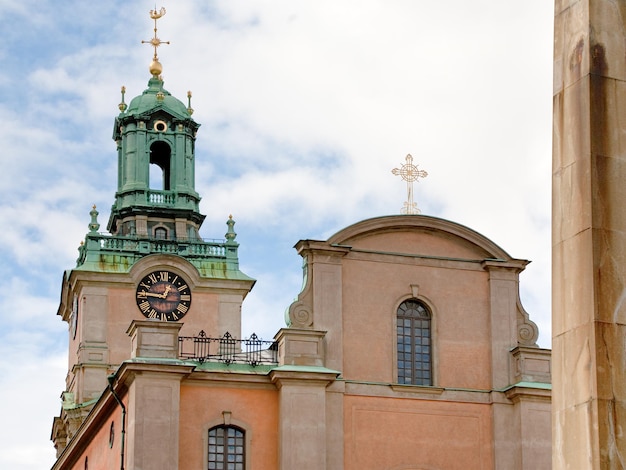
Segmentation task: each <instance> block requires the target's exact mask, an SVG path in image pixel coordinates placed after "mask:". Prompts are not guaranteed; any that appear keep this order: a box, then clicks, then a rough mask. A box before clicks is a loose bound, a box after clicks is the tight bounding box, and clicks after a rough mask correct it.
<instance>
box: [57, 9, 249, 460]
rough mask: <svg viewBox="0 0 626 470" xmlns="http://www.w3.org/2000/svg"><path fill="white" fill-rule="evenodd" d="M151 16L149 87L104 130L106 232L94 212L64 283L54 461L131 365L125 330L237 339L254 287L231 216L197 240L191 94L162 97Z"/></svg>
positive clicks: (154, 13)
mask: <svg viewBox="0 0 626 470" xmlns="http://www.w3.org/2000/svg"><path fill="white" fill-rule="evenodd" d="M150 14H151V18H152V19H153V20H154V38H153V39H151V40H150V41H145V42H147V43H149V44H151V45H152V46H153V47H154V57H153V60H152V63H151V64H150V75H151V76H150V79H149V81H148V87H147V88H146V90H145V91H144V92H143V93H142V94H141V95H139V96H137V97H135V98H134V99H132V100H131V101H130V103H129V104H128V105H127V104H126V103H125V100H124V96H125V89H124V88H122V101H121V103H120V105H119V109H120V113H119V115H118V116H117V117H116V118H115V124H114V128H113V139H114V140H115V142H116V144H117V158H118V178H117V179H118V181H117V191H116V193H115V202H114V204H113V206H112V208H111V214H110V217H109V221H108V224H107V229H108V231H109V233H108V234H103V233H100V232H99V229H100V223H99V222H98V215H99V214H98V211H97V210H96V207H95V206H94V207H93V209H92V211H91V212H90V216H91V220H90V223H89V226H88V227H89V232H88V233H87V235H86V237H85V240H84V242H82V243H81V246H80V248H79V257H78V260H77V263H76V267H75V268H74V269H71V270H68V271H66V273H65V274H64V276H63V284H62V294H61V302H60V306H59V310H58V315H60V316H61V317H62V319H63V320H64V321H66V322H67V323H68V325H69V354H68V355H69V360H68V372H67V377H66V389H65V391H64V392H63V394H62V399H63V409H62V412H61V415H60V416H59V417H57V418H55V421H54V425H53V431H52V440H53V441H54V443H55V446H56V448H57V452H58V453H60V452H61V451H62V450H63V448H64V447H65V445H66V443H67V441H68V440H69V439H71V438H72V436H73V435H74V434H75V433H76V431H77V429H78V427H79V426H80V425H81V423H82V422H83V420H84V419H85V417H86V416H87V414H88V413H89V411H90V410H91V408H92V406H93V404H94V403H95V402H96V401H97V399H98V398H99V397H100V395H101V393H102V392H103V390H105V389H106V387H107V377H108V376H109V374H111V373H112V372H114V371H115V370H116V369H117V367H119V365H120V364H121V363H122V362H123V361H125V360H128V359H130V358H131V351H132V346H131V338H130V337H129V334H128V331H127V330H128V328H129V325H130V324H131V323H132V322H133V321H141V320H144V321H145V320H153V321H157V322H170V323H172V324H173V325H176V327H177V328H179V329H180V335H181V336H182V335H188V336H194V335H198V334H199V333H200V332H202V334H203V335H206V336H207V337H215V338H218V337H222V336H223V335H225V334H228V335H232V337H235V338H240V337H241V334H240V330H241V318H240V313H241V303H242V301H243V299H244V298H245V296H246V295H247V294H248V292H249V291H250V290H251V289H252V286H253V285H254V282H255V281H254V279H252V278H250V277H248V276H246V275H245V274H244V273H242V272H241V271H240V270H239V262H238V254H237V250H238V243H237V242H236V240H235V239H236V233H235V231H234V225H235V222H234V220H233V219H232V217H229V218H228V220H227V222H226V225H227V229H226V234H225V236H224V238H225V239H224V240H223V241H204V240H203V239H202V238H201V237H200V234H199V230H200V227H201V225H202V222H203V221H204V218H205V216H204V215H202V214H201V213H200V209H199V202H200V196H199V194H198V193H197V192H196V190H195V147H194V146H195V139H196V133H197V131H198V128H199V127H200V125H199V124H198V123H196V122H195V121H194V120H193V118H192V113H193V110H192V108H191V92H189V93H188V103H187V105H185V104H183V102H181V101H180V100H178V99H177V98H175V97H174V96H172V95H171V94H170V93H169V92H168V91H167V90H166V89H165V88H164V83H163V79H162V78H161V72H162V66H161V64H160V63H159V60H158V57H157V48H158V46H159V45H160V44H162V42H161V41H160V40H159V39H158V38H157V36H156V32H157V20H158V19H159V18H161V17H162V16H163V15H164V14H165V9H163V8H162V9H161V10H159V11H157V10H153V11H151V12H150ZM155 180H156V181H155ZM152 347H154V348H157V349H158V348H159V345H158V344H154V345H152Z"/></svg>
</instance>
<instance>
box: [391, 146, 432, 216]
mask: <svg viewBox="0 0 626 470" xmlns="http://www.w3.org/2000/svg"><path fill="white" fill-rule="evenodd" d="M391 172H392V173H393V174H394V175H396V176H398V175H400V176H401V177H402V179H403V180H404V181H406V192H407V200H406V202H405V203H404V206H403V207H402V213H403V214H419V213H420V210H419V209H418V208H417V204H416V203H415V202H413V182H414V181H417V179H418V178H426V177H427V176H428V173H427V172H425V171H424V170H420V169H418V168H417V165H413V157H412V156H411V154H410V153H409V154H408V155H407V156H406V163H405V164H403V165H402V166H401V167H400V168H394V169H393V170H391Z"/></svg>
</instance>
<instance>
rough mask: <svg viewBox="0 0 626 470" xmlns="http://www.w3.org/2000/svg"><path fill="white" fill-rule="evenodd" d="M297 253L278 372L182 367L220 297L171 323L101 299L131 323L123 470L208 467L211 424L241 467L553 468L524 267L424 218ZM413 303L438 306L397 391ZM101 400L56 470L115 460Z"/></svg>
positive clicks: (348, 232)
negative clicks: (426, 379)
mask: <svg viewBox="0 0 626 470" xmlns="http://www.w3.org/2000/svg"><path fill="white" fill-rule="evenodd" d="M297 250H298V252H299V253H300V254H301V255H302V256H303V257H304V259H305V266H306V270H305V278H306V282H305V287H304V288H303V291H302V292H301V293H300V295H299V296H298V298H297V299H296V301H295V302H294V303H293V305H292V306H291V308H290V309H289V312H288V314H289V325H288V326H287V327H286V328H283V329H281V330H280V331H279V332H278V333H277V334H276V337H275V340H276V347H275V348H274V349H275V350H276V351H275V352H276V356H275V357H276V359H275V362H273V363H269V364H268V363H263V364H257V365H251V364H239V363H236V362H237V361H234V362H233V363H230V364H225V363H224V362H214V361H212V360H211V359H210V358H207V360H205V361H200V360H198V358H196V359H184V358H180V357H179V352H180V351H179V349H178V341H177V338H178V336H179V335H181V334H182V333H180V332H181V331H183V330H184V329H186V328H187V327H188V325H187V322H189V323H193V322H194V321H199V322H202V321H204V322H208V321H209V320H208V319H209V318H210V317H212V316H214V315H217V312H218V310H219V307H218V306H219V302H213V303H211V304H207V305H206V306H205V309H203V310H196V311H194V312H202V315H203V316H202V318H204V319H203V320H201V319H195V318H194V315H195V313H194V312H190V313H189V315H187V316H185V322H180V323H170V322H161V321H152V320H141V315H139V316H137V315H135V314H134V313H133V314H131V312H135V311H137V307H136V306H135V305H134V304H133V302H134V299H132V298H130V299H126V300H124V297H123V296H122V297H121V298H120V299H117V300H114V299H110V302H114V303H115V304H116V305H117V306H118V307H119V310H120V311H122V312H125V313H126V315H130V316H131V317H133V316H134V317H136V318H135V319H133V320H130V322H127V323H130V325H128V324H126V325H124V327H123V328H122V322H121V321H119V322H116V325H118V326H119V327H120V331H122V330H123V332H124V335H125V336H126V338H127V343H126V347H125V351H127V355H128V357H127V359H126V360H123V361H121V365H120V366H119V367H117V368H115V369H114V370H113V373H114V378H113V389H114V390H115V391H116V393H117V394H118V395H119V396H120V397H121V399H122V401H123V403H124V405H125V408H126V410H127V415H126V418H125V419H126V423H125V425H126V430H127V431H126V441H125V449H124V457H123V458H124V462H125V468H127V469H131V468H134V469H140V468H150V469H151V470H153V469H157V470H158V469H163V470H172V469H175V468H179V469H181V470H182V469H192V468H207V455H208V453H209V452H210V451H209V449H211V448H212V444H211V442H210V439H211V438H210V437H209V435H208V433H209V430H210V429H215V428H216V427H220V426H222V427H224V426H225V427H226V428H231V429H237V430H240V431H241V432H242V435H243V436H244V441H245V452H243V455H244V457H242V458H243V459H244V462H245V466H244V467H240V468H245V469H247V470H249V469H283V470H291V469H295V468H298V469H302V470H307V469H310V470H319V469H324V468H325V469H329V470H338V469H345V470H352V469H354V470H363V469H372V470H378V469H418V468H419V469H423V468H428V469H464V470H467V469H485V468H492V469H502V468H506V469H529V470H530V469H533V470H536V469H548V468H550V462H551V455H550V452H551V451H550V432H551V427H550V384H549V382H550V352H549V351H547V350H544V349H541V348H539V347H537V346H536V344H535V341H536V338H537V329H536V326H535V325H534V323H532V321H530V320H529V317H528V314H527V313H526V312H525V311H524V309H523V308H522V307H521V304H520V302H519V297H518V276H519V273H520V272H521V270H523V268H524V266H525V265H526V264H527V262H526V261H524V260H518V259H514V258H511V257H510V256H509V255H508V254H507V253H506V252H505V251H504V250H502V249H501V248H499V247H498V246H497V245H495V244H494V243H492V242H491V241H489V240H488V239H486V238H485V237H483V236H482V235H480V234H478V233H476V232H474V231H472V230H470V229H468V228H466V227H463V226H460V225H458V224H454V223H452V222H449V221H446V220H442V219H437V218H433V217H426V216H419V215H416V216H391V217H381V218H377V219H370V220H366V221H362V222H359V223H357V224H355V225H353V226H350V227H348V228H346V229H344V230H342V231H341V232H339V233H337V234H336V235H334V236H333V237H331V238H330V239H329V240H326V241H315V240H303V241H301V242H299V243H298V244H297ZM163 260H164V259H162V260H161V263H162V262H163ZM148 262H149V257H148V258H146V263H148ZM179 267H180V266H179ZM144 268H145V267H144ZM180 268H181V269H182V267H180ZM137 269H138V270H140V271H141V270H142V269H143V268H142V266H141V264H140V265H139V266H138V267H137ZM137 278H138V279H140V278H141V276H140V275H138V276H137ZM190 278H191V277H190ZM115 292H116V293H117V292H122V291H115ZM112 295H114V296H115V294H112ZM407 299H412V300H418V301H420V302H423V303H424V304H425V305H427V306H428V309H429V311H430V312H431V326H432V327H431V333H432V335H431V338H432V342H431V347H430V350H431V353H432V363H431V364H432V380H431V382H430V383H429V384H427V385H413V384H408V383H399V381H398V373H399V372H398V364H399V360H398V347H397V334H396V333H397V329H398V326H399V325H398V323H397V322H398V320H397V319H398V316H397V310H398V306H399V305H401V304H402V303H403V302H405V301H406V300H407ZM198 316H200V315H198ZM127 319H128V318H127ZM181 323H184V324H181ZM206 325H207V330H209V328H208V323H207V324H206ZM199 326H201V325H200V324H199V323H195V324H194V328H196V329H197V328H198V327H199ZM129 335H130V337H129ZM101 392H103V393H102V395H101V396H100V398H99V400H97V402H96V403H95V405H94V406H93V410H92V412H91V413H90V414H89V415H88V416H87V417H86V419H85V420H84V421H83V423H82V425H81V426H80V427H79V429H78V430H77V432H76V433H75V434H74V436H73V438H72V439H70V440H69V441H68V444H67V447H66V448H65V449H64V450H63V452H61V453H60V456H59V460H58V462H57V464H56V465H55V467H54V468H55V469H74V468H76V469H78V468H80V469H82V468H84V466H83V465H84V462H85V459H88V461H89V465H92V468H105V467H104V465H109V463H110V462H111V461H115V459H118V461H119V459H121V458H122V456H121V449H120V447H119V441H114V443H113V445H109V442H108V441H106V440H105V438H104V436H105V434H106V432H105V431H107V429H108V426H110V425H111V423H112V422H113V423H114V425H113V426H114V427H115V429H121V427H122V423H121V420H122V416H121V414H120V411H119V406H115V402H114V400H113V398H112V396H111V390H110V389H104V390H101ZM105 428H106V429H105ZM99 436H101V437H99ZM106 468H109V467H108V466H107V467H106ZM218 468H219V467H218ZM233 468H235V467H233Z"/></svg>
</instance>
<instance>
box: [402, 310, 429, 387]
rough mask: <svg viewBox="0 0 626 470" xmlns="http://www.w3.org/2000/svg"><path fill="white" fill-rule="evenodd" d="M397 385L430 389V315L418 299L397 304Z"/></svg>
mask: <svg viewBox="0 0 626 470" xmlns="http://www.w3.org/2000/svg"><path fill="white" fill-rule="evenodd" d="M397 333H398V383H401V384H411V385H432V384H433V375H432V339H431V334H430V333H431V315H430V312H429V311H428V308H427V307H426V305H424V304H423V303H422V302H420V301H419V300H417V299H409V300H406V301H404V302H402V303H401V304H400V306H399V307H398V312H397Z"/></svg>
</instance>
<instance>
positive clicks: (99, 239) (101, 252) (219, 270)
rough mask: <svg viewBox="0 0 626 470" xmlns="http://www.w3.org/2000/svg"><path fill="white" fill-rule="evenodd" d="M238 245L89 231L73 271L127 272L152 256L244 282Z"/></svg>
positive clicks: (235, 243)
mask: <svg viewBox="0 0 626 470" xmlns="http://www.w3.org/2000/svg"><path fill="white" fill-rule="evenodd" d="M238 247H239V244H238V243H237V242H235V241H234V240H226V241H218V240H201V239H180V238H179V239H174V240H172V239H157V238H152V237H148V238H143V237H137V236H118V235H108V234H102V233H98V232H90V233H88V234H87V236H86V237H85V242H84V243H81V246H80V247H79V249H78V251H79V256H78V259H77V260H76V269H78V270H82V271H97V272H127V271H128V269H130V267H131V266H132V265H133V264H134V263H135V262H136V261H137V260H139V259H140V258H142V257H144V256H148V255H152V254H165V255H176V256H181V257H183V258H185V259H187V260H188V261H189V262H190V263H192V264H193V265H194V266H196V268H198V270H199V272H200V273H201V275H210V276H213V277H220V278H228V279H244V278H246V279H247V276H246V275H245V274H243V273H242V272H241V271H239V259H238V253H237V251H238Z"/></svg>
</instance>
